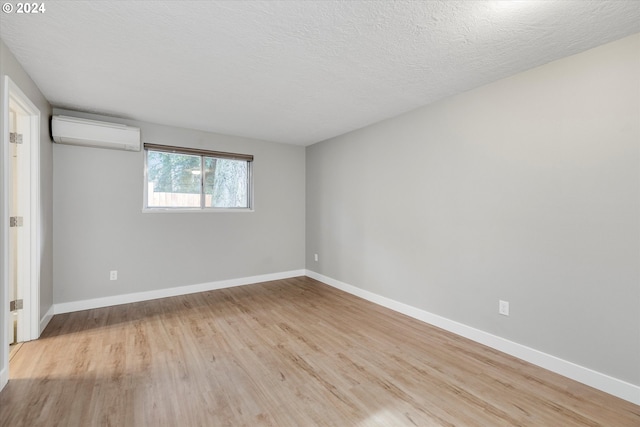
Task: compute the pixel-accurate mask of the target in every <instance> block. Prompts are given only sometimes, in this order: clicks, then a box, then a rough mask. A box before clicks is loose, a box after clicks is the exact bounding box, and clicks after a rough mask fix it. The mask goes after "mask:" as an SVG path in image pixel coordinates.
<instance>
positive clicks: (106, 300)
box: [53, 270, 305, 314]
mask: <svg viewBox="0 0 640 427" xmlns="http://www.w3.org/2000/svg"><path fill="white" fill-rule="evenodd" d="M304 275H305V270H292V271H285V272H281V273H271V274H261V275H259V276H250V277H243V278H239V279H229V280H220V281H217V282H208V283H199V284H197V285H187V286H177V287H175V288H167V289H158V290H153V291H145V292H136V293H132V294H124V295H114V296H110V297H102V298H93V299H87V300H81V301H71V302H63V303H58V304H54V305H53V313H54V314H62V313H71V312H73V311H81V310H90V309H94V308H101V307H110V306H113V305H119V304H129V303H132V302H139V301H149V300H154V299H158V298H167V297H174V296H177V295H187V294H195V293H197V292H205V291H212V290H216V289H223V288H231V287H234V286H242V285H250V284H253V283H260V282H268V281H271V280H281V279H288V278H291V277H299V276H304Z"/></svg>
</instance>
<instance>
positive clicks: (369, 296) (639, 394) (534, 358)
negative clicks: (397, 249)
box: [306, 270, 640, 405]
mask: <svg viewBox="0 0 640 427" xmlns="http://www.w3.org/2000/svg"><path fill="white" fill-rule="evenodd" d="M306 275H307V276H309V277H311V278H312V279H315V280H318V281H320V282H323V283H325V284H327V285H329V286H332V287H334V288H337V289H340V290H342V291H345V292H347V293H350V294H352V295H356V296H358V297H360V298H363V299H366V300H367V301H371V302H373V303H376V304H378V305H381V306H383V307H386V308H389V309H391V310H394V311H397V312H399V313H402V314H406V315H407V316H410V317H413V318H414V319H418V320H421V321H423V322H425V323H429V324H431V325H434V326H437V327H438V328H441V329H444V330H446V331H449V332H453V333H454V334H456V335H460V336H463V337H465V338H468V339H470V340H473V341H475V342H478V343H480V344H484V345H486V346H488V347H491V348H493V349H496V350H499V351H501V352H503V353H507V354H509V355H511V356H515V357H517V358H519V359H522V360H525V361H527V362H529V363H532V364H534V365H537V366H540V367H542V368H545V369H548V370H550V371H552V372H555V373H556V374H560V375H563V376H565V377H567V378H571V379H572V380H575V381H578V382H581V383H583V384H586V385H588V386H590V387H593V388H596V389H598V390H601V391H604V392H605V393H609V394H612V395H614V396H616V397H619V398H621V399H624V400H627V401H629V402H632V403H635V404H636V405H640V386H637V385H634V384H631V383H628V382H626V381H622V380H619V379H617V378H613V377H611V376H609V375H606V374H603V373H600V372H597V371H594V370H592V369H589V368H585V367H584V366H580V365H576V364H575V363H573V362H569V361H567V360H563V359H560V358H558V357H556V356H552V355H550V354H547V353H543V352H541V351H539V350H536V349H533V348H530V347H527V346H525V345H522V344H518V343H515V342H513V341H509V340H507V339H504V338H501V337H499V336H496V335H493V334H490V333H488V332H485V331H481V330H479V329H475V328H472V327H471V326H467V325H464V324H462V323H458V322H455V321H453V320H450V319H447V318H445V317H442V316H438V315H437V314H433V313H430V312H428V311H425V310H421V309H419V308H416V307H413V306H410V305H408V304H404V303H401V302H398V301H395V300H392V299H390V298H387V297H383V296H381V295H378V294H375V293H373V292H370V291H366V290H364V289H361V288H358V287H356V286H353V285H349V284H347V283H344V282H341V281H339V280H335V279H332V278H331V277H327V276H324V275H322V274H319V273H316V272H315V271H311V270H306Z"/></svg>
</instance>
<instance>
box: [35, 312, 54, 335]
mask: <svg viewBox="0 0 640 427" xmlns="http://www.w3.org/2000/svg"><path fill="white" fill-rule="evenodd" d="M53 309H54V306H53V305H52V306H51V307H49V310H47V312H46V313H45V314H44V316H42V319H40V329H39V332H38V338H40V335H42V332H44V328H46V327H47V325H48V324H49V322H51V319H53Z"/></svg>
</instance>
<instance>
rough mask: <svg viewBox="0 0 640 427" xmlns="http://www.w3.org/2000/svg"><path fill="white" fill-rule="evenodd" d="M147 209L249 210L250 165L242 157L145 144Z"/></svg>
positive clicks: (245, 158)
mask: <svg viewBox="0 0 640 427" xmlns="http://www.w3.org/2000/svg"><path fill="white" fill-rule="evenodd" d="M145 154H146V185H147V188H146V203H145V207H146V208H200V209H205V208H218V209H238V208H240V209H242V208H244V209H247V208H250V207H251V162H252V161H253V157H252V156H249V155H243V154H232V153H221V152H209V151H203V150H196V149H187V148H182V149H181V148H178V147H165V146H158V145H152V144H145Z"/></svg>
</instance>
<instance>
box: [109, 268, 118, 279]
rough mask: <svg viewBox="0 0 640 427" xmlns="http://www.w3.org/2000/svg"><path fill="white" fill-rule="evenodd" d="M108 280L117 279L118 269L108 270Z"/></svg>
mask: <svg viewBox="0 0 640 427" xmlns="http://www.w3.org/2000/svg"><path fill="white" fill-rule="evenodd" d="M109 280H118V270H111V271H110V272H109Z"/></svg>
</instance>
